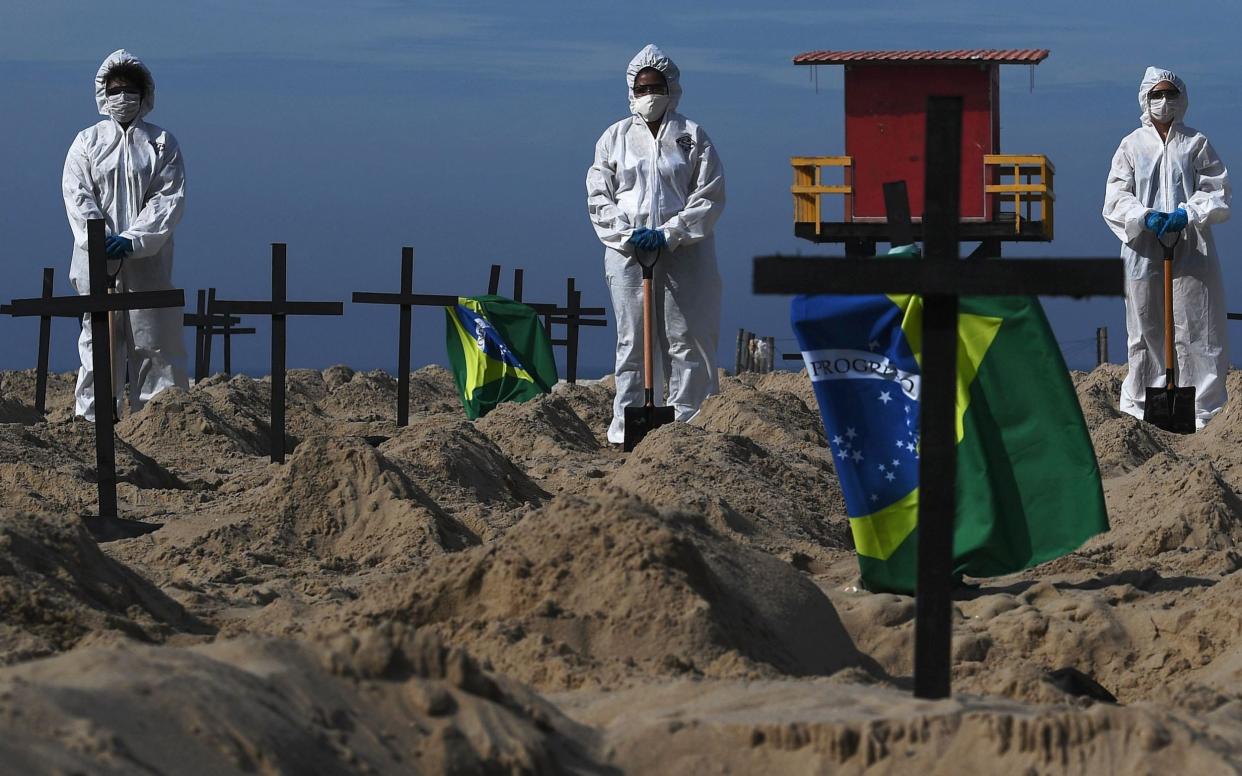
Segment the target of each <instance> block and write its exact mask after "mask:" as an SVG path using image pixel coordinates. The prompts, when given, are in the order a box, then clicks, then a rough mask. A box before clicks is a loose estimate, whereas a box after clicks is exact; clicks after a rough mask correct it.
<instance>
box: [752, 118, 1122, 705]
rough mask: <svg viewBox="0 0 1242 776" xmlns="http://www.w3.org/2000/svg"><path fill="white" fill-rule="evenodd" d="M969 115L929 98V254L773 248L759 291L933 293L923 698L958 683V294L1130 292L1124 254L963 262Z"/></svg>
mask: <svg viewBox="0 0 1242 776" xmlns="http://www.w3.org/2000/svg"><path fill="white" fill-rule="evenodd" d="M961 122H962V99H961V98H960V97H931V98H929V99H928V109H927V133H926V134H927V145H926V155H925V159H926V165H927V172H926V176H925V177H926V188H925V189H924V191H925V197H924V201H925V203H926V205H925V207H926V212H925V213H924V215H923V238H924V242H923V254H924V258H923V259H922V260H899V259H893V260H886V261H872V260H868V259H835V260H825V259H823V258H802V257H797V258H795V257H785V256H766V257H757V258H756V259H755V261H754V279H753V285H754V292H755V293H756V294H919V295H922V297H923V360H922V370H923V375H922V395H921V397H920V405H921V407H920V418H919V430H920V439H921V445H920V446H921V454H920V457H919V514H918V581H917V599H916V602H915V617H916V620H915V655H914V694H915V695H916V696H918V697H920V698H943V697H947V696H948V695H949V688H950V681H949V679H950V667H951V652H950V646H951V644H950V640H951V634H952V620H951V613H952V605H953V604H952V597H951V594H950V592H951V585H952V579H951V577H952V573H953V521H954V514H955V512H956V503H955V485H956V472H957V447H956V430H955V428H954V419H955V417H956V411H955V408H954V404H955V396H956V390H957V385H956V372H957V370H956V363H957V310H958V297H959V296H963V295H972V296H973V295H990V296H1003V295H1022V296H1029V295H1042V296H1073V297H1084V296H1097V295H1108V296H1119V295H1121V294H1122V277H1123V276H1122V267H1121V261H1120V260H1119V259H1115V258H1112V259H1027V260H1016V261H1015V260H1002V259H994V260H984V261H959V260H958V242H959V239H958V235H959V209H958V197H959V191H960V189H959V187H960V175H961V165H960V154H961ZM898 239H900V238H898ZM907 241H908V240H907ZM1014 379H1019V380H1020V379H1024V378H1023V377H1022V376H1021V375H1015V376H1014Z"/></svg>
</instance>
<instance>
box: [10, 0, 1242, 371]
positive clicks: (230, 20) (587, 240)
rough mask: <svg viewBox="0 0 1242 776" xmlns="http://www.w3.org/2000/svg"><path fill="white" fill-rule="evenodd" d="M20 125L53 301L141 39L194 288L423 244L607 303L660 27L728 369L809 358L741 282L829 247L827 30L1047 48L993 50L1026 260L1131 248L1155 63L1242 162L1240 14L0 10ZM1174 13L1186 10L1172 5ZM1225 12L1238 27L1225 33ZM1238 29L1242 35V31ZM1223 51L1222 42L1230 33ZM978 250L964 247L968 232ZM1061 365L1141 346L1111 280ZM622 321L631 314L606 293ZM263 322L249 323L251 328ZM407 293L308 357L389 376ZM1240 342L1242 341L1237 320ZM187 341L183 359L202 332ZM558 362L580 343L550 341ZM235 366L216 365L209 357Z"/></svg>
mask: <svg viewBox="0 0 1242 776" xmlns="http://www.w3.org/2000/svg"><path fill="white" fill-rule="evenodd" d="M0 6H2V7H3V14H2V17H3V20H4V23H3V24H2V25H0V62H3V66H4V69H5V73H6V77H5V79H4V82H5V84H6V86H5V92H6V96H5V102H6V104H7V105H9V106H10V107H9V110H8V111H7V120H6V121H5V122H4V123H3V124H2V125H0V139H2V141H3V142H0V163H2V166H0V170H3V172H0V204H2V205H3V211H2V213H0V228H2V229H3V233H2V235H0V241H2V243H3V245H4V246H5V248H6V250H5V254H6V255H5V257H4V260H3V266H4V267H5V269H6V271H5V273H4V281H3V283H2V284H0V297H3V298H5V299H9V298H15V297H28V296H37V295H38V294H39V292H40V288H41V268H42V267H45V266H50V267H55V268H56V273H57V291H58V293H62V294H63V293H70V292H71V291H70V288H69V285H68V280H67V276H68V268H69V257H70V250H71V237H70V233H69V228H68V225H67V223H66V221H65V214H64V208H63V204H62V201H61V197H60V172H61V168H62V165H63V161H64V154H65V151H66V150H67V148H68V147H69V144H70V143H71V142H72V140H73V137H74V135H75V134H76V133H77V132H78V131H79V130H81V129H82V128H84V127H86V126H89V125H90V124H92V123H94V122H95V121H98V120H99V118H100V117H99V116H98V115H97V113H96V108H95V103H94V86H93V78H94V74H95V71H96V69H97V68H98V66H99V63H100V62H101V61H102V60H103V59H104V57H105V56H107V54H108V53H110V52H111V51H113V50H115V49H118V48H126V49H128V50H129V51H131V52H132V53H134V54H136V55H137V56H139V57H140V58H142V59H143V60H144V61H145V62H146V63H147V65H148V66H149V67H150V68H151V70H152V71H153V73H154V76H155V80H156V88H157V105H156V109H155V111H154V112H153V113H152V114H151V115H150V116H149V117H148V120H149V121H151V122H153V123H156V124H159V125H160V126H163V127H164V128H166V129H168V130H169V131H171V132H172V133H173V134H174V135H175V136H176V137H177V139H178V140H179V142H180V144H181V148H182V151H183V153H184V156H185V160H186V168H187V180H188V198H187V207H186V214H185V218H184V220H183V221H182V223H181V225H180V227H179V229H178V230H177V233H176V258H175V268H174V279H175V282H176V284H177V285H178V286H180V287H182V288H184V289H186V297H187V300H188V301H190V302H191V304H192V303H193V298H194V294H195V291H196V289H198V288H202V287H207V286H214V287H216V288H217V289H218V295H219V296H220V297H222V298H234V299H236V298H243V299H244V298H265V297H267V296H268V294H269V293H270V286H269V283H270V277H271V275H270V255H271V252H270V243H272V242H285V243H287V244H288V246H289V247H288V257H289V258H288V262H289V298H290V299H335V300H343V301H346V302H348V299H349V295H350V292H352V291H395V290H396V289H397V286H398V283H399V278H400V255H401V247H402V246H403V245H412V246H413V247H414V250H415V271H414V286H415V290H416V291H420V292H426V293H449V294H461V295H470V294H477V293H483V292H485V291H486V283H487V276H488V268H489V266H490V265H491V264H493V263H499V264H502V265H504V266H505V268H506V270H505V280H504V282H503V284H502V288H501V291H502V293H507V292H508V290H509V288H510V286H509V284H510V282H511V268H513V267H516V266H520V267H523V268H524V269H525V298H526V299H527V300H529V301H539V302H553V301H561V300H562V298H563V295H564V287H565V278H566V277H567V276H574V277H576V278H577V280H578V286H579V288H581V289H582V290H583V298H584V303H585V304H587V305H589V306H604V307H608V297H607V290H606V286H605V284H604V276H603V248H602V246H601V245H600V243H599V242H598V240H597V238H596V237H595V234H594V232H593V230H592V228H591V226H590V223H589V221H588V220H587V214H586V206H585V187H584V178H585V173H586V169H587V167H588V166H589V165H590V163H591V160H592V152H593V148H594V144H595V141H596V139H597V138H598V137H599V135H600V134H601V133H602V132H603V130H604V129H605V128H606V127H607V126H608V125H609V124H611V123H613V122H615V121H617V120H618V119H620V118H623V117H624V116H625V115H626V113H627V104H626V91H625V89H626V85H625V82H624V78H625V76H624V73H625V66H626V63H627V62H628V61H629V60H630V58H631V57H632V56H633V55H634V54H635V53H636V52H637V51H638V50H639V49H641V48H642V47H643V46H644V45H645V44H647V43H656V44H657V45H659V46H660V47H661V48H662V49H663V50H664V51H665V53H666V54H668V55H669V56H670V57H671V58H672V59H673V60H674V61H676V62H677V64H678V66H679V67H680V68H681V72H682V86H683V88H684V91H685V94H684V96H683V98H682V101H681V105H680V108H679V110H680V111H681V112H682V113H684V114H685V115H687V116H689V117H690V118H692V119H694V120H695V121H697V122H699V123H700V124H701V125H702V126H703V127H704V128H705V129H706V131H707V132H708V133H709V134H710V135H711V137H712V138H713V140H714V141H715V143H716V146H717V148H718V149H719V151H720V154H721V157H722V160H723V162H724V166H725V171H726V182H727V190H728V203H727V207H726V209H725V212H724V215H723V216H722V217H721V219H720V221H719V222H718V225H717V230H716V246H717V258H718V261H719V265H720V270H721V275H722V279H723V282H724V297H723V319H722V322H721V348H720V363H721V364H722V365H723V366H726V367H729V368H732V366H733V348H734V338H735V336H736V333H737V330H738V329H739V328H746V329H748V330H750V331H753V332H756V333H758V334H760V335H771V336H775V337H776V338H777V343H778V348H779V349H781V350H784V351H791V350H794V349H796V345H795V343H794V342H793V341H792V339H791V332H790V329H789V324H788V309H789V305H788V299H787V298H783V297H769V296H754V295H752V294H751V292H750V277H751V262H752V259H753V257H755V256H758V255H766V254H771V253H778V252H780V253H795V252H801V253H802V254H804V255H839V254H840V252H841V247H840V246H817V245H814V244H812V243H809V242H805V241H801V240H798V239H796V238H795V237H794V236H793V225H792V202H791V197H790V194H789V185H790V182H791V179H792V174H791V171H790V166H789V157H790V156H795V155H833V154H840V153H844V145H843V143H844V138H843V130H842V125H843V94H842V74H841V70H840V68H831V67H823V68H819V69H818V83H816V82H815V80H813V79H812V73H811V71H810V69H809V68H802V67H794V66H793V65H792V64H791V61H790V60H791V58H792V57H793V56H794V55H796V54H798V53H801V52H803V51H809V50H816V49H939V48H1047V49H1051V52H1052V53H1051V56H1050V57H1049V58H1048V59H1047V60H1046V61H1045V62H1044V63H1043V64H1041V65H1039V66H1038V67H1037V68H1036V69H1035V72H1034V88H1033V89H1032V88H1031V73H1030V72H1029V68H1027V67H1012V66H1011V67H1003V68H1002V69H1001V73H1002V80H1001V123H1002V126H1001V149H1002V150H1003V151H1005V152H1013V153H1043V154H1046V155H1048V156H1049V157H1050V158H1051V159H1052V161H1053V162H1054V164H1055V165H1056V170H1057V174H1056V194H1057V203H1056V221H1057V224H1056V226H1057V234H1056V240H1055V242H1052V243H1049V244H1027V245H1023V246H1017V245H1015V244H1007V246H1006V249H1005V250H1006V255H1010V256H1117V255H1118V244H1117V241H1116V239H1115V238H1114V237H1113V235H1112V233H1111V232H1109V230H1108V229H1107V227H1106V226H1105V225H1104V223H1103V221H1102V219H1101V218H1100V209H1101V205H1102V200H1103V194H1104V182H1105V178H1106V175H1107V172H1108V166H1109V161H1110V159H1111V157H1112V153H1113V151H1114V150H1115V148H1116V146H1117V143H1118V141H1119V140H1120V139H1121V138H1122V137H1123V136H1124V135H1126V134H1127V133H1128V132H1130V131H1131V130H1132V129H1133V128H1134V127H1135V126H1137V124H1138V104H1137V91H1138V84H1139V80H1140V78H1141V76H1142V73H1143V70H1144V69H1145V68H1146V67H1147V66H1148V65H1158V66H1161V67H1166V68H1169V69H1172V70H1174V71H1175V72H1177V73H1179V74H1180V75H1181V76H1182V77H1183V79H1184V80H1185V81H1186V82H1187V86H1188V93H1189V98H1190V110H1189V114H1188V116H1187V123H1188V124H1190V125H1192V126H1194V127H1196V128H1198V129H1200V130H1202V131H1203V132H1205V133H1206V134H1207V135H1208V136H1209V138H1211V139H1212V142H1213V143H1214V145H1215V146H1216V148H1217V150H1218V152H1219V153H1220V155H1221V156H1222V158H1223V159H1224V160H1225V162H1226V164H1230V165H1233V164H1236V165H1238V166H1239V167H1240V168H1242V77H1240V76H1242V62H1239V60H1237V59H1234V58H1233V57H1232V56H1230V55H1228V53H1227V51H1228V50H1229V48H1230V47H1229V45H1228V41H1229V37H1230V35H1231V33H1228V32H1227V31H1228V30H1230V29H1233V30H1237V29H1238V28H1239V23H1240V22H1242V6H1239V5H1238V4H1236V3H1231V2H1227V1H1226V0H1202V1H1201V2H1197V3H1194V4H1193V5H1191V6H1185V7H1183V9H1182V10H1174V9H1173V7H1172V6H1170V5H1169V4H1168V3H1163V2H1149V1H1148V0H1131V2H1128V3H1126V4H1125V5H1124V8H1125V11H1124V14H1121V13H1119V12H1118V11H1117V10H1115V9H1116V8H1120V7H1121V6H1120V5H1115V4H1111V3H1110V4H1104V3H1100V4H1095V3H1082V2H1073V3H1071V2H1066V1H1065V0H1045V2H1041V3H1038V4H1030V5H1019V4H1014V3H996V2H994V0H992V1H991V2H976V1H975V0H947V1H945V2H935V3H931V2H927V1H926V0H870V2H867V3H865V4H855V3H843V2H836V1H835V0H833V1H831V2H826V1H825V0H819V2H815V3H809V2H808V3H780V2H777V3H776V4H775V5H771V6H770V7H768V4H764V5H763V7H761V6H760V4H758V3H743V2H740V1H738V0H719V1H718V2H713V3H701V4H695V3H678V4H669V3H650V2H631V3H627V4H625V5H624V6H618V5H611V4H610V5H606V4H602V3H582V2H573V3H570V2H564V3H560V2H526V3H513V2H497V1H494V0H487V1H485V2H473V3H463V2H404V1H402V0H354V1H353V2H350V3H342V2H339V0H297V2H294V0H251V1H250V2H236V1H227V2H226V1H225V0H196V1H195V2H194V3H158V4H157V3H139V2H125V1H124V0H114V1H113V2H109V3H92V2H86V1H85V0H79V1H78V2H70V1H69V0H43V1H42V2H39V3H32V2H23V1H20V0H0ZM1171 15H1175V16H1176V18H1172V16H1171ZM1212 30H1218V31H1225V32H1224V35H1223V36H1221V35H1217V34H1212V35H1211V37H1210V38H1209V37H1205V36H1207V35H1208V33H1209V31H1212ZM1233 34H1236V33H1233ZM1221 43H1224V44H1226V45H1224V46H1222V45H1219V44H1221ZM1239 220H1240V219H1234V220H1233V221H1231V222H1229V223H1226V224H1223V225H1221V226H1218V227H1216V231H1215V234H1216V241H1217V245H1218V248H1219V251H1220V256H1221V260H1222V265H1223V271H1224V277H1225V283H1226V295H1227V298H1228V299H1229V300H1230V303H1231V305H1232V307H1231V309H1239V310H1242V267H1239V266H1238V262H1237V256H1238V254H1239V251H1240V250H1242V245H1240V244H1239V239H1240V237H1242V232H1240V231H1239V228H1240V227H1239ZM970 247H971V246H969V245H964V246H963V248H964V250H969V248H970ZM1044 304H1045V308H1046V310H1047V311H1048V315H1049V318H1050V320H1051V321H1052V325H1053V328H1054V331H1055V333H1056V336H1057V338H1058V341H1060V342H1061V344H1062V350H1063V352H1064V354H1065V356H1066V360H1067V361H1068V362H1069V364H1070V365H1071V366H1073V367H1078V368H1083V367H1088V368H1089V367H1090V366H1092V365H1094V363H1095V361H1094V359H1095V346H1094V333H1095V329H1096V327H1098V326H1107V327H1108V330H1109V343H1110V357H1111V360H1113V361H1115V362H1120V361H1121V360H1122V357H1123V355H1124V353H1123V351H1124V341H1125V333H1124V327H1125V323H1124V311H1123V306H1122V302H1121V300H1120V299H1106V300H1101V299H1097V300H1086V301H1070V300H1056V299H1047V300H1044ZM609 317H610V321H611V311H610V315H609ZM247 322H248V323H249V322H250V319H248V321H247ZM255 325H256V326H257V327H258V328H259V332H258V334H257V335H256V336H247V337H241V338H238V339H237V340H236V341H235V343H234V370H235V371H245V372H249V373H252V374H263V373H266V366H267V364H268V347H269V342H270V340H269V339H268V332H269V331H270V329H269V327H268V326H267V325H266V323H265V322H264V321H263V320H262V319H257V320H255ZM0 326H3V327H4V336H0V369H22V368H29V367H33V366H34V363H35V359H36V346H37V323H36V322H34V321H31V320H27V319H3V320H0ZM396 329H397V312H396V310H395V309H393V308H388V307H380V306H371V305H352V304H346V306H345V315H344V317H343V318H303V319H294V320H293V321H292V322H291V323H290V326H289V351H288V364H289V366H290V367H315V368H323V367H327V366H330V365H332V364H338V363H344V364H348V365H350V366H352V367H354V368H356V369H377V368H379V369H387V370H389V371H393V370H395V366H396V349H397V346H396V343H397V332H396ZM1233 333H1234V334H1235V335H1236V336H1234V337H1233V338H1232V342H1231V355H1232V358H1233V360H1234V362H1235V363H1237V362H1238V359H1239V358H1240V357H1242V331H1238V332H1233ZM191 334H192V332H191V331H190V330H187V331H186V345H187V349H189V350H192V345H193V338H192V336H191ZM76 335H77V324H76V323H75V322H74V321H72V320H59V321H57V322H56V323H55V326H54V330H53V342H52V367H53V368H54V369H56V370H68V369H72V368H75V367H76V365H77V352H76V347H75V344H74V343H75V339H76ZM614 337H615V329H613V328H612V326H611V325H610V326H609V328H606V329H605V328H593V329H586V330H584V333H583V335H582V352H581V355H580V359H579V363H580V374H582V375H583V376H598V375H601V374H604V373H607V372H611V371H612V353H613V345H614V342H615V340H614ZM444 339H445V338H444V316H443V313H442V311H440V310H438V309H434V308H416V310H415V314H414V335H413V341H414V352H413V357H412V361H413V363H414V364H415V365H420V364H426V363H442V364H443V363H447V359H446V355H445V345H444ZM558 361H560V362H561V363H562V364H563V356H562V355H561V354H560V349H559V348H558ZM215 366H216V368H217V369H218V368H219V360H218V350H217V361H216V364H215Z"/></svg>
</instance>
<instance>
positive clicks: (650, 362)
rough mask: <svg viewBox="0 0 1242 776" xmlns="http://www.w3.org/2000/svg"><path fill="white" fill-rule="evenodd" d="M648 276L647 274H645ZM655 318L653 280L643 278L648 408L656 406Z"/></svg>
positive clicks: (644, 378)
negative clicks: (653, 377)
mask: <svg viewBox="0 0 1242 776" xmlns="http://www.w3.org/2000/svg"><path fill="white" fill-rule="evenodd" d="M644 274H646V273H644ZM654 317H655V311H654V309H653V304H652V301H651V278H650V277H649V276H645V277H643V392H644V393H645V394H646V396H645V397H644V398H645V399H646V404H647V406H653V405H654V404H655V396H654V393H655V386H654V384H653V382H654V381H653V380H652V375H651V373H652V372H653V371H654V369H655V359H654V358H653V357H652V353H651V351H652V350H653V349H654V348H653V346H652V336H651V335H652V331H651V329H652V326H651V319H652V318H654Z"/></svg>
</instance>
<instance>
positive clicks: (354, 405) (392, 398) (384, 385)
mask: <svg viewBox="0 0 1242 776" xmlns="http://www.w3.org/2000/svg"><path fill="white" fill-rule="evenodd" d="M323 380H324V385H325V387H326V388H327V389H328V394H327V396H326V397H324V399H323V400H322V401H321V402H320V403H319V406H320V407H321V408H322V409H323V411H324V412H325V413H326V414H328V415H330V416H332V417H333V418H337V419H338V420H345V421H352V422H374V421H393V422H395V421H396V419H397V381H396V379H395V378H394V377H392V376H390V375H389V374H388V373H387V372H383V371H379V370H376V371H374V372H355V371H354V370H352V369H350V368H349V367H347V366H334V367H330V368H328V369H325V370H324V372H323Z"/></svg>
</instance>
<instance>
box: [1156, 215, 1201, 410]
mask: <svg viewBox="0 0 1242 776" xmlns="http://www.w3.org/2000/svg"><path fill="white" fill-rule="evenodd" d="M1181 237H1182V234H1181V232H1178V233H1177V239H1175V240H1174V241H1173V243H1172V244H1171V245H1165V242H1164V240H1163V239H1162V238H1157V239H1160V245H1161V246H1162V247H1163V248H1164V387H1163V388H1148V389H1147V393H1146V396H1145V397H1144V399H1143V420H1145V421H1147V422H1148V423H1150V424H1152V425H1153V426H1156V427H1158V428H1162V429H1164V430H1165V431H1172V432H1173V433H1175V434H1193V433H1194V432H1195V388H1194V386H1193V385H1192V386H1188V387H1185V388H1178V387H1177V382H1176V380H1175V379H1174V375H1173V367H1174V364H1175V363H1176V362H1175V360H1174V359H1175V355H1174V352H1173V248H1174V247H1176V246H1177V243H1178V240H1180V239H1181Z"/></svg>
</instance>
